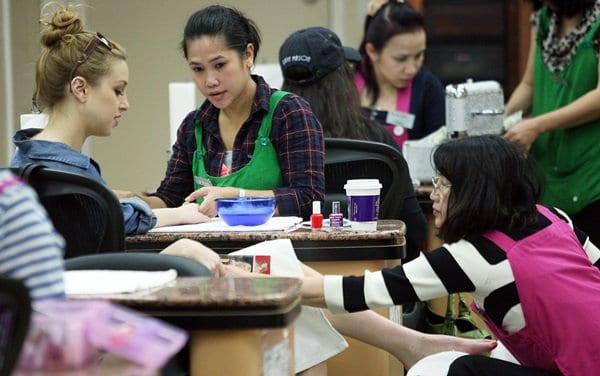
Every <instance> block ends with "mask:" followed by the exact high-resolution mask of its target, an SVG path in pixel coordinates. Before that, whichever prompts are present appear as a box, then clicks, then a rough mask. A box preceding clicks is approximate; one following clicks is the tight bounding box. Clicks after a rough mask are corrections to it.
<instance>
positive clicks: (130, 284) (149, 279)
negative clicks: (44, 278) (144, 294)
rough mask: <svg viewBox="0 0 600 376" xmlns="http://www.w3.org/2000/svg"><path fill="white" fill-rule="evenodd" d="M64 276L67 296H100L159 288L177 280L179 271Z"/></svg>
mask: <svg viewBox="0 0 600 376" xmlns="http://www.w3.org/2000/svg"><path fill="white" fill-rule="evenodd" d="M63 276H64V281H65V293H66V294H67V295H98V294H120V293H132V292H136V291H140V290H145V289H150V288H154V287H159V286H162V285H164V284H166V283H168V282H171V281H173V280H175V278H177V271H176V270H174V269H169V270H165V271H152V272H150V271H137V270H69V271H65V272H64V274H63Z"/></svg>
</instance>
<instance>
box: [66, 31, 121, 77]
mask: <svg viewBox="0 0 600 376" xmlns="http://www.w3.org/2000/svg"><path fill="white" fill-rule="evenodd" d="M99 43H100V44H101V45H103V46H104V47H106V48H108V50H109V51H110V50H112V48H113V46H112V44H111V43H110V41H109V40H108V39H107V38H106V37H105V36H104V35H102V34H100V33H94V35H93V38H92V39H90V41H89V42H88V44H87V46H85V48H84V49H83V52H82V53H81V56H79V59H77V62H76V63H75V66H74V67H73V69H72V70H71V80H73V77H75V72H77V69H79V67H80V66H81V65H82V64H83V63H85V62H86V61H87V59H88V58H89V57H90V55H91V54H92V52H94V50H96V47H97V46H98V44H99Z"/></svg>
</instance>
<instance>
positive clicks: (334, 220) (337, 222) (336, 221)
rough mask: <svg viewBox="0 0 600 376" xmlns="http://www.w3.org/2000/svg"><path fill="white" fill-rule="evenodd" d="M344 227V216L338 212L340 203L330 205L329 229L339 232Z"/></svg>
mask: <svg viewBox="0 0 600 376" xmlns="http://www.w3.org/2000/svg"><path fill="white" fill-rule="evenodd" d="M342 227H344V215H343V214H342V213H341V212H340V202H339V201H334V202H332V203H331V214H329V228H331V229H332V230H341V229H342Z"/></svg>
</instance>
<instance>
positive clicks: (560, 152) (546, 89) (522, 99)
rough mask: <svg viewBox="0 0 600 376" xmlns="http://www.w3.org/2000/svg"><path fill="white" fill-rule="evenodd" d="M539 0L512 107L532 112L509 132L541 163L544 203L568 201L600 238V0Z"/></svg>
mask: <svg viewBox="0 0 600 376" xmlns="http://www.w3.org/2000/svg"><path fill="white" fill-rule="evenodd" d="M542 3H543V4H542ZM534 4H535V5H536V8H538V9H537V11H536V12H535V13H534V14H533V16H532V25H533V26H532V33H531V45H530V51H529V59H528V62H527V67H526V70H525V74H524V75H523V79H522V80H521V83H520V84H519V85H518V86H517V88H516V89H515V91H514V92H513V94H512V96H511V97H510V100H509V101H508V103H507V104H506V108H505V113H506V114H507V115H510V114H512V113H514V112H516V111H519V110H522V111H523V112H524V113H525V114H528V115H529V117H528V118H526V119H525V120H523V121H521V122H520V123H518V124H517V125H515V126H514V127H513V128H511V129H510V130H509V131H508V132H507V133H506V135H505V137H506V138H507V139H508V140H510V141H513V142H516V143H517V144H519V145H521V146H522V147H523V148H524V149H525V150H526V151H529V153H530V155H531V156H533V158H535V159H536V160H537V161H538V162H539V164H540V165H541V166H542V168H543V171H544V175H545V179H546V186H545V192H544V195H543V197H542V203H544V204H546V205H552V206H556V207H559V208H561V209H563V210H564V211H565V212H567V214H569V215H570V216H571V218H572V219H573V222H574V223H575V225H576V226H577V227H579V228H581V229H582V230H583V231H585V232H587V233H588V234H589V237H590V239H591V240H592V242H594V241H595V242H596V243H598V242H600V230H599V229H600V216H599V215H597V212H598V211H599V210H600V147H598V142H599V141H600V86H599V82H598V72H599V70H600V66H599V64H598V62H599V60H598V57H599V54H600V34H599V33H598V32H597V31H598V28H599V27H600V1H598V0H547V1H543V2H540V1H534ZM542 5H543V6H542Z"/></svg>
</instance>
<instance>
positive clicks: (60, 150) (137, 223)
mask: <svg viewBox="0 0 600 376" xmlns="http://www.w3.org/2000/svg"><path fill="white" fill-rule="evenodd" d="M39 132H41V129H23V130H20V131H17V133H15V135H14V136H13V143H14V144H15V145H16V146H17V150H16V152H15V155H14V156H13V157H12V160H11V161H10V165H11V167H20V166H24V165H26V164H28V163H32V162H35V163H39V164H42V165H44V166H47V167H48V168H52V169H56V170H61V171H66V172H72V173H76V174H80V175H86V176H89V177H91V178H92V179H94V180H97V181H99V182H101V183H102V184H104V185H107V184H106V182H105V181H104V179H102V176H101V175H100V166H99V165H98V163H96V161H94V160H93V159H92V158H90V157H88V156H87V155H85V154H82V153H81V152H79V151H77V150H75V149H73V148H71V147H70V146H68V145H66V144H63V143H62V142H53V141H44V140H32V139H31V137H33V136H35V135H36V134H37V133H39ZM119 201H120V203H121V209H122V210H123V220H124V222H125V234H127V235H131V234H144V233H146V232H148V230H150V229H151V228H153V227H154V226H155V225H156V216H155V215H154V213H153V212H152V209H151V208H150V206H148V204H146V202H144V201H143V200H142V199H140V198H137V197H133V198H127V199H121V200H119Z"/></svg>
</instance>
